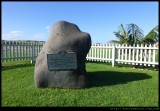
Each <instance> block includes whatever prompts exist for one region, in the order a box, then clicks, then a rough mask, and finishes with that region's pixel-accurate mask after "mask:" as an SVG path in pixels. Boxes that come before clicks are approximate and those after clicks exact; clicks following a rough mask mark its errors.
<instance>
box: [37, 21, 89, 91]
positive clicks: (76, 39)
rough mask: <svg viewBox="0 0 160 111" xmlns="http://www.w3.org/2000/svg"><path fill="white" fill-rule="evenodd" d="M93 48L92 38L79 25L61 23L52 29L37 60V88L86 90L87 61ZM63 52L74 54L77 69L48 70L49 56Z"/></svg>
mask: <svg viewBox="0 0 160 111" xmlns="http://www.w3.org/2000/svg"><path fill="white" fill-rule="evenodd" d="M90 47H91V37H90V35H89V34H88V33H86V32H82V31H81V30H80V29H79V28H78V26H77V25H75V24H73V23H69V22H66V21H59V22H57V23H55V24H54V26H53V27H52V29H51V32H50V37H49V39H48V41H47V42H46V43H45V44H44V46H43V47H42V49H41V51H40V53H39V55H38V57H37V58H36V63H35V71H34V81H35V86H36V87H38V88H42V87H60V88H84V87H86V86H87V74H86V69H85V60H86V56H87V53H88V52H89V49H90ZM61 50H63V51H65V52H74V53H75V54H76V58H77V68H76V69H73V70H58V71H57V70H53V71H51V70H48V62H47V54H58V53H59V52H60V51H61Z"/></svg>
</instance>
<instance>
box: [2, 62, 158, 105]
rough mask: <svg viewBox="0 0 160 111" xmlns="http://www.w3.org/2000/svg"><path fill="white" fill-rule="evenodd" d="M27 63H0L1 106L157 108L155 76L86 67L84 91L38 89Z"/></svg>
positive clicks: (145, 72) (99, 66)
mask: <svg viewBox="0 0 160 111" xmlns="http://www.w3.org/2000/svg"><path fill="white" fill-rule="evenodd" d="M29 63H30V62H29V61H14V62H3V68H2V100H1V102H2V103H1V104H2V106H97V107H99V106H105V107H110V106H158V72H157V71H149V70H138V69H132V68H129V67H114V68H112V66H111V65H106V64H102V63H90V62H88V63H86V69H87V72H88V78H89V86H88V87H87V88H85V89H76V90H74V89H59V88H44V89H38V88H35V86H34V79H33V76H34V65H31V64H29Z"/></svg>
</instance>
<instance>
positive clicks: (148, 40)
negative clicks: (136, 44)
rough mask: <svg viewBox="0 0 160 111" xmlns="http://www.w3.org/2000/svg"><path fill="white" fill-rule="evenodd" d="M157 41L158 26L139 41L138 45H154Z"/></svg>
mask: <svg viewBox="0 0 160 111" xmlns="http://www.w3.org/2000/svg"><path fill="white" fill-rule="evenodd" d="M158 41H159V28H158V25H157V26H156V27H154V28H153V29H152V30H151V31H150V32H149V33H148V34H147V35H146V36H145V37H143V38H142V39H141V40H140V43H145V44H155V43H157V42H158Z"/></svg>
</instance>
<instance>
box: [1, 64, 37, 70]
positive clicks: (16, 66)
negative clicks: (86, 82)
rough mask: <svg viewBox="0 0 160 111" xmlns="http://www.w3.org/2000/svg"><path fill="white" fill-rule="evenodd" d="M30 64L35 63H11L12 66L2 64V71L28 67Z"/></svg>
mask: <svg viewBox="0 0 160 111" xmlns="http://www.w3.org/2000/svg"><path fill="white" fill-rule="evenodd" d="M28 66H34V64H17V65H10V66H2V71H5V70H10V69H15V68H22V67H28Z"/></svg>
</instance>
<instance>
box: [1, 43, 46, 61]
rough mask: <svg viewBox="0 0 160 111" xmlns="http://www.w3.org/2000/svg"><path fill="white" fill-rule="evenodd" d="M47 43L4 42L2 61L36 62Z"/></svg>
mask: <svg viewBox="0 0 160 111" xmlns="http://www.w3.org/2000/svg"><path fill="white" fill-rule="evenodd" d="M44 43H45V42H22V41H2V42H1V61H14V60H26V59H31V60H34V59H35V58H36V57H37V56H38V53H39V52H40V50H41V48H42V47H43V44H44Z"/></svg>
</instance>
